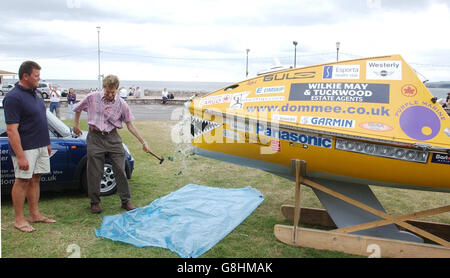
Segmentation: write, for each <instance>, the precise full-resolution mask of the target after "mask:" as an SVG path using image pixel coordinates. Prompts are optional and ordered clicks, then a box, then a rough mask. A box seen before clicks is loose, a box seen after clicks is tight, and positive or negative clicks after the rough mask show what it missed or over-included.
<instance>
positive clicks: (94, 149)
mask: <svg viewBox="0 0 450 278" xmlns="http://www.w3.org/2000/svg"><path fill="white" fill-rule="evenodd" d="M118 88H119V79H118V78H117V76H115V75H108V76H106V77H105V79H104V80H103V91H98V92H92V93H90V94H88V95H87V96H86V97H85V98H84V99H83V100H81V101H80V102H79V103H77V104H76V105H75V106H74V107H73V111H74V112H75V118H74V124H73V131H74V132H75V133H76V134H78V135H80V134H81V133H82V132H81V130H80V129H79V128H78V123H79V120H80V115H81V112H82V111H86V112H87V113H88V125H89V133H88V136H87V139H86V142H87V183H88V195H89V197H90V199H91V212H92V213H100V212H101V207H100V182H101V179H102V176H103V171H104V170H103V165H104V162H105V154H106V153H109V158H110V159H111V164H112V166H113V170H114V176H115V178H116V182H117V191H118V193H119V196H120V199H121V201H122V208H124V209H126V210H133V209H135V208H136V207H135V206H134V205H133V204H132V203H131V201H130V197H131V196H130V187H129V185H128V180H127V177H126V174H125V163H124V161H125V151H124V149H123V146H122V138H121V137H120V135H119V134H118V133H117V129H118V128H122V122H125V124H126V125H127V128H128V130H129V131H130V132H131V133H132V134H133V135H134V136H135V137H136V138H137V139H138V140H139V142H141V144H142V150H143V151H144V152H149V151H150V150H149V148H148V145H147V142H145V140H144V139H143V138H142V137H141V135H140V134H139V132H138V131H137V130H136V128H135V126H134V125H133V123H132V120H134V117H133V115H132V114H131V111H130V108H129V107H128V104H127V103H126V102H125V101H124V100H123V99H122V98H120V97H119V95H118V94H117V89H118Z"/></svg>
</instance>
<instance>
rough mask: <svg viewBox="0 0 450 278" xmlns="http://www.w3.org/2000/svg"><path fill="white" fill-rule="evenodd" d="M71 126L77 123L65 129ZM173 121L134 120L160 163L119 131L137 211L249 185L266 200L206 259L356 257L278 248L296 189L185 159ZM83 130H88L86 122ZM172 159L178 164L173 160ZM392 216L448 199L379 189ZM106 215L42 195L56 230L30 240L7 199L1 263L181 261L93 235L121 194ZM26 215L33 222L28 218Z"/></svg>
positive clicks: (246, 171) (84, 202) (443, 218)
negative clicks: (190, 194) (180, 193)
mask: <svg viewBox="0 0 450 278" xmlns="http://www.w3.org/2000/svg"><path fill="white" fill-rule="evenodd" d="M67 123H68V124H69V125H70V126H71V125H72V123H71V122H67ZM175 124H176V122H173V121H136V122H135V125H136V127H137V128H138V130H139V131H140V133H141V135H142V136H143V137H144V138H145V139H146V141H147V142H148V143H149V145H150V148H151V150H152V151H153V152H154V153H156V154H158V155H163V156H164V157H165V162H164V163H163V164H162V165H160V164H159V161H158V160H157V159H155V158H154V157H152V156H151V155H149V154H146V153H144V152H143V151H142V150H141V145H140V143H139V142H138V141H137V140H136V139H135V138H134V136H133V135H131V133H129V132H128V130H127V129H126V128H124V129H123V130H121V131H120V133H121V136H122V138H123V141H124V142H125V144H127V146H128V147H129V149H130V151H131V153H132V154H133V156H134V158H135V170H134V172H133V176H132V178H131V180H129V182H130V187H131V192H132V201H133V203H134V204H135V205H136V206H139V207H140V206H147V205H148V204H150V203H151V202H152V201H153V200H155V199H157V198H159V197H162V196H165V195H167V194H169V193H170V192H173V191H175V190H177V189H179V188H181V187H183V186H184V185H186V184H189V183H193V184H199V185H207V186H216V187H227V188H241V187H244V186H247V185H250V186H252V187H255V188H256V189H258V190H259V191H261V192H262V193H263V194H264V195H265V197H266V199H265V200H264V201H263V202H262V204H261V205H260V206H259V207H258V208H257V209H256V210H255V211H254V212H253V213H252V214H251V215H250V216H249V217H248V218H247V219H246V220H245V221H244V222H242V223H241V224H240V225H239V226H238V227H237V228H236V229H235V230H234V231H232V232H231V233H230V234H229V235H228V236H226V237H225V238H224V239H223V240H222V241H220V242H219V243H218V244H217V245H215V246H214V247H213V248H212V249H210V250H209V251H208V252H206V253H205V254H203V256H202V257H203V258H217V257H219V258H224V257H225V258H232V257H241V258H253V257H261V258H264V257H266V258H304V257H320V258H322V257H352V256H350V255H347V254H343V253H338V252H330V251H321V250H315V249H310V248H299V247H292V246H289V245H286V244H283V243H281V242H279V241H278V240H277V239H276V238H275V236H274V234H273V227H274V225H275V224H286V225H291V223H290V222H288V221H287V220H285V219H284V218H283V216H282V215H281V212H280V206H281V205H283V204H294V198H293V195H294V183H293V182H291V181H288V180H286V179H283V178H280V177H277V176H275V175H272V174H269V173H266V172H263V171H260V170H255V169H250V168H246V167H242V166H238V165H234V164H228V163H224V162H220V161H215V160H211V159H209V158H205V157H201V156H197V155H190V152H187V155H186V156H185V155H184V154H183V153H184V152H185V150H186V146H185V145H183V144H174V143H172V140H171V136H170V130H171V126H173V125H175ZM81 128H82V129H84V130H87V124H86V121H82V122H81ZM169 157H172V158H173V160H172V161H171V160H169ZM302 188H303V189H302V190H303V200H302V204H303V205H304V206H307V207H317V208H321V207H322V206H321V204H320V202H319V200H318V199H317V197H316V196H315V195H314V193H313V192H312V190H310V189H309V188H306V187H302ZM373 190H374V192H375V194H376V195H377V196H378V197H379V199H380V201H381V202H382V204H383V205H384V207H385V208H386V210H387V212H388V213H391V214H393V215H402V214H406V213H411V212H414V211H418V210H423V209H426V208H435V207H438V206H444V205H448V200H449V194H445V193H432V192H422V191H420V192H419V191H411V190H401V189H392V188H380V187H373ZM101 205H102V209H103V212H102V213H101V214H100V215H94V214H92V213H91V212H90V207H89V199H88V198H87V197H86V195H85V194H83V193H80V192H61V193H43V194H41V199H40V210H41V212H42V213H43V214H44V215H46V216H48V217H52V218H55V219H56V220H57V221H58V222H57V223H56V224H42V223H38V224H34V225H33V226H34V227H35V228H36V229H37V231H36V232H34V233H30V234H26V233H22V232H19V231H18V230H16V229H14V226H13V222H14V211H13V207H12V203H11V199H10V198H8V197H6V198H5V197H3V198H2V205H1V217H2V218H1V229H2V257H4V258H8V257H68V256H69V255H71V254H72V251H69V252H68V251H67V249H68V247H69V246H70V245H72V244H76V245H78V246H79V247H80V249H79V251H80V256H81V257H106V258H110V257H115V258H118V257H120V258H122V257H142V258H155V257H156V258H167V257H169V258H170V257H173V258H178V255H177V254H175V253H173V252H171V251H169V250H166V249H161V248H153V247H146V248H137V247H134V246H132V245H128V244H125V243H120V242H113V241H111V240H107V239H102V238H97V237H96V236H95V234H94V230H95V229H98V228H100V225H101V221H102V218H103V216H106V215H114V214H118V213H122V212H124V210H122V209H121V208H120V199H119V197H118V195H117V194H115V195H112V196H107V197H102V203H101ZM26 216H27V215H26ZM424 220H427V221H435V222H442V223H447V224H449V223H450V214H449V213H447V214H442V215H437V216H433V217H428V218H425V219H424Z"/></svg>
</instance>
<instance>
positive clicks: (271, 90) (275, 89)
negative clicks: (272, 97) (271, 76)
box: [256, 86, 284, 95]
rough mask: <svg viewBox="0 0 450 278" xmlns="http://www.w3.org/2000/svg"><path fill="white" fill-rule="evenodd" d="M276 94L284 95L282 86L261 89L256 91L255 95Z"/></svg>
mask: <svg viewBox="0 0 450 278" xmlns="http://www.w3.org/2000/svg"><path fill="white" fill-rule="evenodd" d="M278 93H284V86H274V87H263V88H257V89H256V94H257V95H264V94H278Z"/></svg>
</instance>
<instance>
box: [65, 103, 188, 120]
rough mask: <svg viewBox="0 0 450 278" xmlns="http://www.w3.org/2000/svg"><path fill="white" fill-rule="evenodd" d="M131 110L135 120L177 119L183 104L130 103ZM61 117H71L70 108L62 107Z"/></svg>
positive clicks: (82, 116)
mask: <svg viewBox="0 0 450 278" xmlns="http://www.w3.org/2000/svg"><path fill="white" fill-rule="evenodd" d="M130 108H131V112H132V113H133V115H134V117H135V120H154V121H163V120H172V121H177V120H179V117H180V115H181V111H182V110H183V108H184V106H183V105H162V104H148V105H147V104H145V105H144V104H140V105H130ZM60 109H61V111H60V113H61V119H63V120H65V119H68V118H69V108H68V107H61V108H60ZM81 119H87V113H86V112H83V113H81Z"/></svg>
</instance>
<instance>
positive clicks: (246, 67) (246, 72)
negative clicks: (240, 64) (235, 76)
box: [245, 48, 250, 78]
mask: <svg viewBox="0 0 450 278" xmlns="http://www.w3.org/2000/svg"><path fill="white" fill-rule="evenodd" d="M246 51H247V63H246V66H245V78H247V76H248V53H249V52H250V49H248V48H247V49H246Z"/></svg>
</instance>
